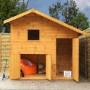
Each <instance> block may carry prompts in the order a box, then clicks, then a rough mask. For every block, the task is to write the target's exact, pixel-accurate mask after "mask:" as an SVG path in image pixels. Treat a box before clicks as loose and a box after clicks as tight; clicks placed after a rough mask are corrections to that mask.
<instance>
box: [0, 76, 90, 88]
mask: <svg viewBox="0 0 90 90" xmlns="http://www.w3.org/2000/svg"><path fill="white" fill-rule="evenodd" d="M0 90H90V82H88V81H87V80H84V79H83V80H81V81H80V82H79V83H77V82H75V81H65V80H53V81H49V80H9V79H5V80H2V77H0Z"/></svg>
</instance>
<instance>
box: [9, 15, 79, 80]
mask: <svg viewBox="0 0 90 90" xmlns="http://www.w3.org/2000/svg"><path fill="white" fill-rule="evenodd" d="M28 29H39V30H40V40H38V41H37V40H34V41H33V40H30V41H29V40H28V39H27V38H28V36H27V34H28ZM77 36H78V34H77V33H75V32H74V31H71V30H69V29H67V28H65V27H63V26H60V25H58V24H55V23H53V22H51V21H49V20H47V19H45V18H43V17H40V16H38V15H36V14H30V15H26V16H24V17H22V18H20V19H17V20H15V21H12V22H11V62H10V78H12V79H13V78H15V77H16V78H20V76H19V75H20V73H19V71H20V70H19V69H20V65H19V62H20V61H19V60H20V54H49V55H51V59H52V77H55V76H56V38H75V37H77ZM13 64H15V65H13ZM15 68H16V69H15ZM13 71H14V72H16V74H17V75H15V73H14V72H13Z"/></svg>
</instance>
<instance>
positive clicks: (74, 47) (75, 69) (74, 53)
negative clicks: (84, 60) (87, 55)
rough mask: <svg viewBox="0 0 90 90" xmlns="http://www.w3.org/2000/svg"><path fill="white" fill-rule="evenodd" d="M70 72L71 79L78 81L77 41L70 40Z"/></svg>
mask: <svg viewBox="0 0 90 90" xmlns="http://www.w3.org/2000/svg"><path fill="white" fill-rule="evenodd" d="M72 72H73V79H74V80H75V81H77V82H78V81H79V39H78V38H74V39H73V40H72Z"/></svg>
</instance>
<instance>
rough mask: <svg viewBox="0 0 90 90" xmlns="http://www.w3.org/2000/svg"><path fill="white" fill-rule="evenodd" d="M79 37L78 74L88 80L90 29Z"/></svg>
mask: <svg viewBox="0 0 90 90" xmlns="http://www.w3.org/2000/svg"><path fill="white" fill-rule="evenodd" d="M86 32H87V33H88V35H87V36H81V37H80V74H81V75H82V76H84V77H85V78H86V79H88V80H90V28H89V29H87V30H86Z"/></svg>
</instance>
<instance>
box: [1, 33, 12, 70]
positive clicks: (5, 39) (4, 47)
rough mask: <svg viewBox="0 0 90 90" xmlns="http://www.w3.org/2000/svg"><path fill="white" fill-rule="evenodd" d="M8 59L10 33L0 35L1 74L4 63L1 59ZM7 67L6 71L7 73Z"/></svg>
mask: <svg viewBox="0 0 90 90" xmlns="http://www.w3.org/2000/svg"><path fill="white" fill-rule="evenodd" d="M5 57H7V58H10V33H1V34H0V72H3V69H4V66H5V64H6V61H4V60H3V58H5ZM8 69H9V65H7V68H6V70H7V71H8Z"/></svg>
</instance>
